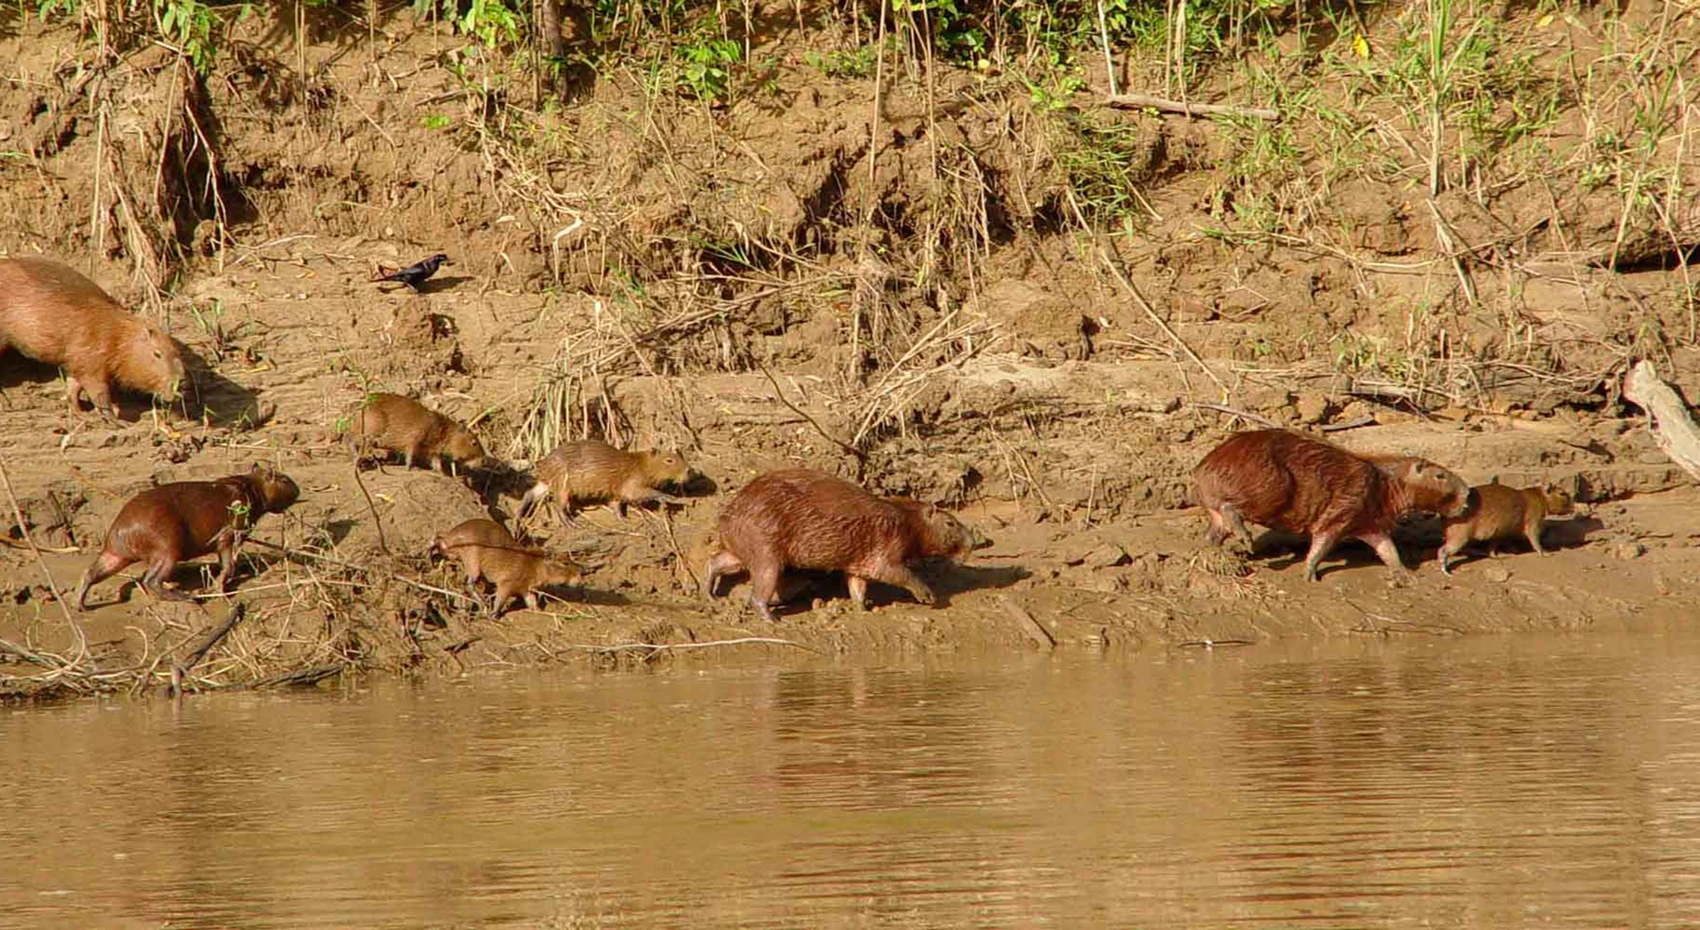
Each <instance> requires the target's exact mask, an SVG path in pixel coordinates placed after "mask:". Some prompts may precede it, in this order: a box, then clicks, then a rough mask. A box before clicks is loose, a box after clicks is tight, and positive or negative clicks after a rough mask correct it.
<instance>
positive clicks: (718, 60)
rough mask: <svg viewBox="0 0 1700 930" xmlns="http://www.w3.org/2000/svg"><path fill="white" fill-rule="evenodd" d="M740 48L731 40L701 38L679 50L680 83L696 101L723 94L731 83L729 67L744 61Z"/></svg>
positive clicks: (718, 96) (722, 96) (720, 96)
mask: <svg viewBox="0 0 1700 930" xmlns="http://www.w3.org/2000/svg"><path fill="white" fill-rule="evenodd" d="M743 57H744V52H743V49H742V48H740V47H739V46H738V43H736V42H734V41H732V40H731V39H703V40H701V41H699V42H696V43H694V44H691V45H686V46H683V47H681V48H680V49H679V58H680V62H681V64H680V68H679V86H680V87H681V88H683V89H685V90H688V91H690V93H691V94H692V95H693V96H695V97H696V98H697V99H698V100H703V101H709V100H718V99H722V98H724V97H725V96H726V93H727V90H728V89H729V88H730V87H731V83H732V70H731V69H732V66H733V65H736V64H737V63H738V62H739V61H741V60H743Z"/></svg>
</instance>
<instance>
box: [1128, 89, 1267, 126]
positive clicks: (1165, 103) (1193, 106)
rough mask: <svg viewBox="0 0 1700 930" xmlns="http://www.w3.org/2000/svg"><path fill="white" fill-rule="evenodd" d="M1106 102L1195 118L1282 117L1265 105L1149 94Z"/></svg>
mask: <svg viewBox="0 0 1700 930" xmlns="http://www.w3.org/2000/svg"><path fill="white" fill-rule="evenodd" d="M1104 102H1105V103H1107V104H1109V105H1110V106H1112V107H1121V108H1123V109H1144V108H1147V107H1149V108H1150V109H1153V110H1157V111H1159V112H1162V113H1179V114H1180V115H1182V116H1191V117H1194V118H1197V117H1200V116H1242V117H1251V118H1254V119H1263V120H1277V119H1280V118H1281V113H1280V111H1278V110H1271V109H1267V108H1265V107H1236V106H1233V105H1231V104H1225V103H1187V102H1186V101H1184V100H1165V99H1164V98H1162V97H1152V96H1149V95H1147V94H1111V95H1109V96H1108V97H1106V98H1104Z"/></svg>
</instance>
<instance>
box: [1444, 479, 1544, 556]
mask: <svg viewBox="0 0 1700 930" xmlns="http://www.w3.org/2000/svg"><path fill="white" fill-rule="evenodd" d="M1470 490H1471V492H1472V496H1473V497H1474V498H1475V500H1474V502H1473V503H1472V504H1471V505H1470V508H1469V509H1468V510H1466V511H1465V512H1464V513H1463V514H1462V515H1461V516H1457V517H1452V518H1450V519H1448V520H1447V521H1446V531H1445V539H1446V541H1445V542H1443V543H1441V545H1440V570H1441V571H1442V572H1445V573H1446V574H1448V575H1450V574H1452V567H1451V564H1450V563H1451V561H1452V557H1453V556H1455V555H1457V554H1458V553H1459V552H1461V551H1463V549H1464V547H1465V546H1467V545H1469V544H1470V543H1472V542H1486V543H1488V544H1489V545H1490V546H1491V545H1492V543H1493V541H1494V540H1496V539H1501V538H1504V537H1507V536H1516V535H1518V534H1521V535H1523V536H1524V537H1526V538H1527V539H1528V540H1529V545H1531V546H1533V547H1535V551H1536V552H1539V553H1540V554H1542V555H1545V554H1546V550H1545V549H1543V548H1541V530H1543V529H1545V528H1546V518H1547V517H1549V516H1552V517H1562V516H1564V515H1565V514H1568V513H1570V512H1571V511H1572V510H1573V509H1574V504H1575V502H1574V501H1572V500H1571V498H1570V495H1569V494H1567V493H1565V492H1564V491H1560V490H1558V489H1557V488H1508V487H1506V486H1505V485H1503V484H1500V483H1499V482H1497V481H1496V482H1494V483H1492V484H1478V485H1476V486H1475V487H1474V488H1471V489H1470Z"/></svg>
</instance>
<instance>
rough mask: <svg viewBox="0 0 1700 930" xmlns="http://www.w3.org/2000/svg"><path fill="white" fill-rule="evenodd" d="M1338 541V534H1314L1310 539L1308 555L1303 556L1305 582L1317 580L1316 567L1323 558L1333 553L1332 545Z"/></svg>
mask: <svg viewBox="0 0 1700 930" xmlns="http://www.w3.org/2000/svg"><path fill="white" fill-rule="evenodd" d="M1339 541H1340V536H1339V534H1338V533H1315V534H1312V536H1311V537H1310V553H1309V554H1307V555H1306V556H1305V580H1306V581H1317V580H1319V579H1318V577H1317V574H1316V567H1317V565H1318V564H1319V563H1321V562H1322V559H1323V557H1324V556H1326V555H1328V553H1330V552H1332V551H1334V544H1335V543H1337V542H1339Z"/></svg>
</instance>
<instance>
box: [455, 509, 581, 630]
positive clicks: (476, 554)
mask: <svg viewBox="0 0 1700 930" xmlns="http://www.w3.org/2000/svg"><path fill="white" fill-rule="evenodd" d="M431 551H432V552H433V553H439V554H441V555H443V556H444V557H445V558H456V559H459V560H460V564H461V566H462V567H464V568H465V569H466V584H467V586H468V587H473V586H475V585H477V584H478V579H479V578H486V579H488V580H489V581H490V583H492V584H494V585H495V586H496V602H495V604H494V605H493V608H492V609H493V611H494V614H495V616H498V617H500V616H501V615H502V612H503V611H504V610H506V609H507V606H508V602H509V601H512V600H513V599H514V598H515V597H523V598H525V604H526V606H527V607H530V608H531V609H532V610H536V609H537V590H536V589H538V588H540V587H543V586H545V585H552V584H577V583H578V582H579V579H580V577H581V572H580V570H579V567H578V566H577V565H574V564H573V563H571V562H568V561H566V560H565V559H556V558H551V557H550V556H549V555H548V554H547V553H545V552H542V551H539V550H537V549H530V548H527V547H525V546H522V545H520V543H519V541H518V540H516V539H514V537H513V534H512V533H509V532H508V531H507V529H506V528H504V527H503V526H502V525H501V524H500V523H497V522H495V521H494V520H483V519H474V520H467V521H466V522H464V523H460V524H457V525H455V526H454V527H453V528H452V529H448V530H445V531H443V532H441V533H438V534H437V538H436V539H435V540H433V541H432V543H431ZM474 593H475V594H476V588H474Z"/></svg>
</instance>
